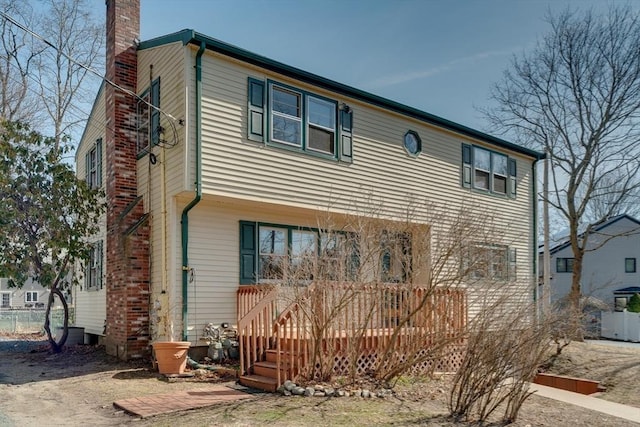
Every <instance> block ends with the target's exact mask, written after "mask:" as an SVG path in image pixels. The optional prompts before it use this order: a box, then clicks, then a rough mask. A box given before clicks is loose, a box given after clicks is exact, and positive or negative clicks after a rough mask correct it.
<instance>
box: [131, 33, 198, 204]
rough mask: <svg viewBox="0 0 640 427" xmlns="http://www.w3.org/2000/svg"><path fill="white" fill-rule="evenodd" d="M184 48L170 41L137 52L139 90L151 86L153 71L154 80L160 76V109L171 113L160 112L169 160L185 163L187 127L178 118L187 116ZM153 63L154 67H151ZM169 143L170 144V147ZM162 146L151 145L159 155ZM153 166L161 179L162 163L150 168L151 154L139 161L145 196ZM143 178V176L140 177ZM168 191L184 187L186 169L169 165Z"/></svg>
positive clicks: (156, 176) (140, 180)
mask: <svg viewBox="0 0 640 427" xmlns="http://www.w3.org/2000/svg"><path fill="white" fill-rule="evenodd" d="M186 62H187V61H186V60H185V49H183V46H182V43H171V44H167V45H162V46H158V47H154V48H150V49H146V50H142V51H140V52H138V88H139V90H138V92H139V94H140V95H142V93H143V92H144V91H145V90H147V89H148V88H149V87H150V84H151V81H150V79H151V75H150V73H151V74H152V78H153V79H154V80H155V79H157V78H160V109H161V110H162V111H163V112H164V113H167V114H168V115H171V117H169V116H168V115H167V114H160V125H161V126H162V127H163V128H164V134H163V135H162V136H161V138H162V139H163V140H165V141H166V144H165V146H166V147H167V148H166V149H165V155H166V160H167V164H172V165H179V164H181V163H183V159H184V150H185V143H184V141H185V129H186V126H183V125H181V124H180V123H179V120H185V119H186V117H185V114H186V105H185V104H186V95H185V93H186V90H185V80H184V75H185V72H186V70H185V63H186ZM151 67H153V68H151ZM169 147H170V148H169ZM160 150H161V148H160V147H151V151H152V153H153V154H155V155H156V157H158V159H159V157H160ZM149 169H151V170H152V173H153V174H154V175H153V179H155V180H157V179H159V176H160V175H159V172H158V170H159V163H158V164H156V165H155V166H152V167H151V168H149V156H148V155H145V156H143V157H142V158H140V160H139V161H138V174H139V175H138V176H139V179H138V193H139V194H143V195H144V196H145V198H146V197H147V195H148V189H147V181H146V176H147V173H148V171H149ZM140 178H142V179H140ZM166 180H167V181H166V186H167V194H176V193H179V192H181V191H184V189H185V188H184V169H183V168H182V167H171V168H169V167H168V168H167V169H166Z"/></svg>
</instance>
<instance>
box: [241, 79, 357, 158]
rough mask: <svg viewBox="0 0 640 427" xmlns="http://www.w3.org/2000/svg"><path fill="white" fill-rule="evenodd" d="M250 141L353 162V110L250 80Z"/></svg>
mask: <svg viewBox="0 0 640 427" xmlns="http://www.w3.org/2000/svg"><path fill="white" fill-rule="evenodd" d="M248 92H249V94H248V108H249V109H248V115H247V117H248V122H247V130H248V138H249V139H251V140H254V141H262V142H267V143H269V144H271V145H274V146H279V147H282V148H289V149H293V150H299V151H303V152H306V153H310V154H314V155H318V156H321V157H325V158H332V159H339V160H343V161H347V162H350V161H351V159H352V123H353V118H352V111H351V109H350V108H349V107H348V106H346V105H345V104H341V107H340V108H339V106H338V102H337V101H336V100H334V99H329V98H325V97H322V96H320V95H317V94H314V93H310V92H307V91H304V90H300V89H297V88H294V87H290V86H287V85H283V84H280V83H276V82H273V81H268V82H266V83H265V82H264V81H261V80H257V79H253V78H250V79H249V85H248Z"/></svg>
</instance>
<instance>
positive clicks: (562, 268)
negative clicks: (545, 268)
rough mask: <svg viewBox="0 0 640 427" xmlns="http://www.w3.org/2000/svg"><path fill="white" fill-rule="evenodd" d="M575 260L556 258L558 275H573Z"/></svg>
mask: <svg viewBox="0 0 640 427" xmlns="http://www.w3.org/2000/svg"><path fill="white" fill-rule="evenodd" d="M573 260H574V259H573V258H556V273H573Z"/></svg>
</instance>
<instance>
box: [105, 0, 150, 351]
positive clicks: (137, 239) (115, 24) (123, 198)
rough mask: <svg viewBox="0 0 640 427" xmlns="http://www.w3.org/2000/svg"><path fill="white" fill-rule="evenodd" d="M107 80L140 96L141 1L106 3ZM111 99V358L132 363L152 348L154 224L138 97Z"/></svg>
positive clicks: (110, 93) (115, 94) (114, 94)
mask: <svg viewBox="0 0 640 427" xmlns="http://www.w3.org/2000/svg"><path fill="white" fill-rule="evenodd" d="M106 4H107V57H106V61H107V62H106V74H107V79H108V80H110V81H111V82H114V83H115V84H117V85H118V86H120V87H122V88H125V89H129V90H130V91H132V92H134V93H137V90H136V82H137V65H138V64H137V53H136V49H137V46H136V42H135V40H136V39H138V38H139V37H140V0H106ZM105 98H106V114H105V115H106V135H105V140H106V144H105V155H106V170H107V173H106V175H107V177H106V199H107V251H106V252H107V253H106V255H107V259H106V293H107V321H106V337H105V346H106V350H107V353H108V354H111V355H114V356H117V357H118V358H120V359H123V360H127V359H132V358H138V357H142V356H144V355H145V354H146V353H147V352H148V345H149V225H148V221H147V216H146V215H145V210H144V206H143V201H142V199H141V198H140V197H138V180H137V169H136V155H137V148H136V99H135V98H134V97H132V96H131V95H128V94H126V93H125V92H123V91H122V90H120V89H117V88H115V87H113V86H112V85H110V84H108V83H107V84H106V85H105Z"/></svg>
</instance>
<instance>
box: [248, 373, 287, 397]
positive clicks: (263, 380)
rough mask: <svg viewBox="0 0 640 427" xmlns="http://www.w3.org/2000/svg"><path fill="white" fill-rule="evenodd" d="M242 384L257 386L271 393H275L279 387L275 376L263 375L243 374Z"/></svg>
mask: <svg viewBox="0 0 640 427" xmlns="http://www.w3.org/2000/svg"><path fill="white" fill-rule="evenodd" d="M240 384H242V385H243V386H245V387H251V388H257V389H258V390H264V391H267V392H269V393H275V392H276V389H277V388H278V385H277V382H276V379H275V378H269V377H263V376H262V375H255V374H253V375H242V376H241V377H240Z"/></svg>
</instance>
